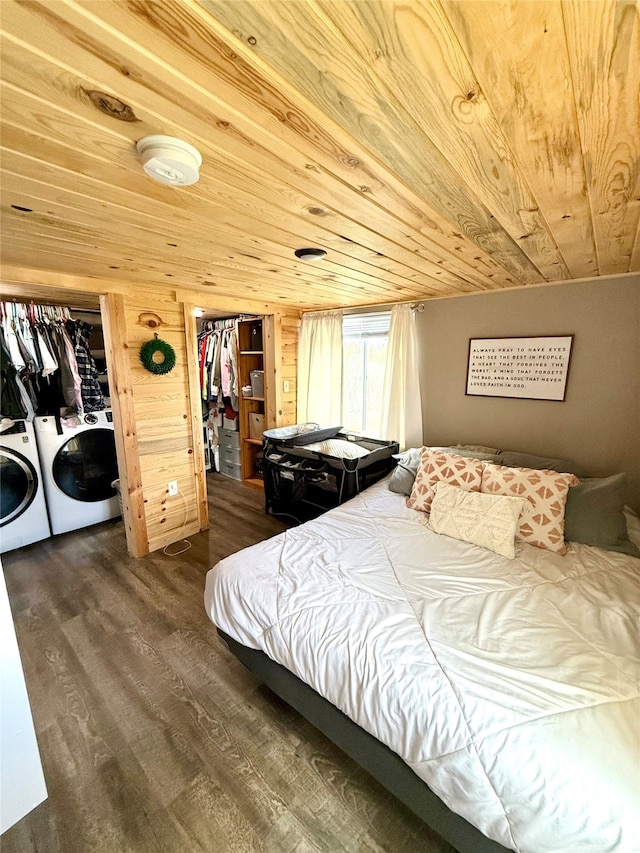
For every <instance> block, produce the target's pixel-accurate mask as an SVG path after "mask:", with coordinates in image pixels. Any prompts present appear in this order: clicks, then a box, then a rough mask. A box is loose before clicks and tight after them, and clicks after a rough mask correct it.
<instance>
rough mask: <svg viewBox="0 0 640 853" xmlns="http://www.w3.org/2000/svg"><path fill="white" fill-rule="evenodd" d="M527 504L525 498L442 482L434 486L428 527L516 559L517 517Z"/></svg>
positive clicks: (435, 531) (436, 531)
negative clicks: (467, 489) (469, 490)
mask: <svg viewBox="0 0 640 853" xmlns="http://www.w3.org/2000/svg"><path fill="white" fill-rule="evenodd" d="M487 498H489V500H487ZM526 503H527V502H526V500H525V498H515V497H509V496H507V495H492V494H487V493H484V492H467V491H465V490H464V489H461V488H460V487H459V486H452V485H451V484H450V483H444V482H440V483H436V485H435V495H434V497H433V501H432V503H431V514H430V515H429V524H428V527H429V528H430V529H431V530H433V532H434V533H443V534H444V535H445V536H451V537H453V538H454V539H461V540H462V541H463V542H470V543H471V544H472V545H480V547H481V548H488V549H489V550H490V551H494V552H495V553H496V554H501V555H502V556H503V557H509V558H510V559H513V558H514V557H515V555H516V548H515V538H516V532H517V530H518V519H519V518H520V513H521V512H522V510H523V509H524V507H525V505H526Z"/></svg>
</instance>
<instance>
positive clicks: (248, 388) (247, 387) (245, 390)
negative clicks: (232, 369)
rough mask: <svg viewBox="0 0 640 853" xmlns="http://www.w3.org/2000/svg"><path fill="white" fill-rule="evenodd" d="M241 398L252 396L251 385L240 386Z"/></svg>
mask: <svg viewBox="0 0 640 853" xmlns="http://www.w3.org/2000/svg"><path fill="white" fill-rule="evenodd" d="M242 396H243V397H252V396H253V388H252V387H251V385H243V386H242Z"/></svg>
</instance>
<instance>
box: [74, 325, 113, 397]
mask: <svg viewBox="0 0 640 853" xmlns="http://www.w3.org/2000/svg"><path fill="white" fill-rule="evenodd" d="M67 325H69V326H75V329H74V331H75V356H76V361H77V365H78V372H79V374H80V378H81V380H82V385H81V393H82V405H83V407H84V411H85V412H96V411H98V410H100V409H105V408H106V405H105V402H104V396H103V394H102V388H101V387H100V383H99V382H98V368H97V367H96V363H95V361H94V360H93V356H92V355H91V350H90V349H89V335H90V334H91V329H92V328H93V326H91V324H90V323H86V322H85V321H84V320H74V321H68V323H67Z"/></svg>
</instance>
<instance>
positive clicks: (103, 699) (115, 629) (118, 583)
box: [0, 474, 452, 853]
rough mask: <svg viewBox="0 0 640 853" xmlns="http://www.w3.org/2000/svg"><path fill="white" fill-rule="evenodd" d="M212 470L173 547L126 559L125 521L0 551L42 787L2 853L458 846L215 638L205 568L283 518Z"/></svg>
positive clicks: (303, 852)
mask: <svg viewBox="0 0 640 853" xmlns="http://www.w3.org/2000/svg"><path fill="white" fill-rule="evenodd" d="M209 480H210V490H209V492H210V498H209V507H210V524H211V528H210V530H209V531H207V532H205V533H201V534H198V535H196V536H192V537H191V542H192V548H191V550H189V551H187V552H186V553H184V554H182V555H180V556H176V557H169V556H165V555H164V554H163V553H162V552H157V553H154V554H151V555H149V556H147V557H145V558H143V559H140V560H134V559H132V558H131V557H129V555H128V554H127V549H126V543H125V537H124V531H123V527H122V523H121V522H120V521H112V522H107V523H105V524H101V525H97V526H95V527H92V528H87V529H84V530H79V531H75V532H73V533H68V534H64V535H62V536H56V537H53V538H52V539H48V540H46V541H45V542H42V543H38V544H35V545H32V546H29V547H27V548H24V549H21V550H20V551H14V552H12V553H9V554H5V555H4V557H3V564H4V570H5V575H6V579H7V585H8V588H9V594H10V600H11V605H12V609H13V613H14V618H15V622H16V630H17V634H18V641H19V645H20V650H21V654H22V659H23V664H24V669H25V676H26V680H27V687H28V691H29V696H30V699H31V704H32V710H33V716H34V722H35V727H36V732H37V735H38V741H39V745H40V751H41V755H42V760H43V765H44V772H45V778H46V781H47V787H48V790H49V798H48V800H47V801H46V802H44V803H43V804H42V805H41V806H39V807H38V808H37V809H35V810H34V811H33V812H31V814H29V815H27V816H26V817H25V818H24V819H23V820H22V821H20V822H19V823H18V824H16V826H14V827H12V828H11V829H10V830H8V831H7V832H6V833H5V834H4V835H3V836H2V840H1V845H0V846H1V849H2V853H124V851H131V853H158V852H160V853H192V851H194V853H195V851H206V853H226V851H229V853H253V851H265V853H289V851H291V853H293V851H296V852H297V853H311V851H394V853H395V852H396V851H398V853H408V851H421V853H451V851H452V848H451V847H449V845H447V844H446V843H445V842H443V841H441V840H440V839H438V838H437V837H435V836H434V835H433V834H432V833H431V832H430V831H429V830H428V829H427V828H426V827H425V826H424V824H422V823H421V822H420V821H419V820H418V819H417V818H416V817H414V816H413V815H412V814H411V813H410V812H409V811H408V810H407V809H406V808H404V806H402V805H401V804H400V803H398V802H397V801H396V800H395V799H394V798H393V797H392V796H391V795H390V794H388V793H387V792H386V791H385V790H384V789H383V788H382V787H381V786H380V785H378V784H377V783H376V782H375V781H374V780H372V779H371V778H370V777H369V776H368V775H367V774H366V773H365V772H364V771H362V770H361V769H360V768H359V767H358V766H357V765H356V764H354V763H353V762H352V761H351V760H350V759H348V758H347V757H346V756H345V755H344V754H343V753H342V752H341V751H340V750H338V749H337V748H336V747H335V746H333V744H331V743H330V742H329V741H328V740H327V739H326V738H325V737H324V736H323V735H321V734H320V733H319V732H317V731H316V730H315V729H314V728H313V727H312V726H311V725H310V724H309V723H307V722H306V721H305V720H304V719H303V718H302V717H300V716H299V715H298V714H297V713H296V712H294V711H292V710H291V709H290V708H288V706H286V705H285V704H284V703H283V702H281V701H280V700H279V699H278V698H277V697H276V696H274V694H272V693H271V692H270V691H269V690H267V689H266V688H264V687H263V686H261V685H260V684H258V683H257V681H256V680H255V678H254V677H253V676H252V675H251V674H250V673H248V672H247V671H246V670H245V669H244V667H243V666H242V665H241V664H240V663H238V661H237V660H236V659H235V658H234V657H233V656H232V655H231V654H230V653H229V652H228V651H227V649H226V648H225V646H224V645H223V644H222V642H221V641H220V640H219V639H218V636H217V634H216V632H215V629H214V627H213V626H212V625H211V623H210V622H209V620H208V618H207V616H206V614H205V612H204V608H203V603H202V601H203V599H202V596H203V589H204V578H205V574H206V572H207V571H208V569H209V568H210V567H211V566H212V565H213V564H214V563H215V562H217V561H218V560H219V559H221V558H222V557H224V556H226V555H227V554H230V553H232V552H234V551H237V550H239V549H240V548H243V547H245V546H247V545H251V544H253V543H254V542H258V541H260V540H262V539H264V538H266V537H268V536H271V535H273V534H275V533H278V532H280V531H281V530H283V529H285V526H286V525H285V524H284V523H282V522H281V521H278V520H276V519H274V518H273V517H271V516H265V515H264V512H263V496H262V493H261V492H259V491H254V490H252V489H249V488H247V487H245V486H242V485H241V484H239V483H235V482H233V481H231V480H229V479H227V478H225V477H222V476H221V475H217V474H211V475H209ZM176 549H177V546H176Z"/></svg>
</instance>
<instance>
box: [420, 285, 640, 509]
mask: <svg viewBox="0 0 640 853" xmlns="http://www.w3.org/2000/svg"><path fill="white" fill-rule="evenodd" d="M416 324H417V329H418V337H419V341H420V359H421V368H420V381H421V389H422V406H423V417H424V441H425V444H434V445H444V444H456V443H461V444H472V443H473V444H486V445H489V446H492V447H498V448H501V449H504V450H523V451H528V452H530V453H535V454H539V455H544V456H556V457H557V456H560V457H562V458H564V459H570V460H572V461H574V462H576V463H578V464H579V465H580V466H581V467H583V468H584V469H585V471H586V472H587V473H588V474H590V475H591V476H594V477H600V476H606V475H608V474H614V473H617V472H619V471H626V472H627V475H628V497H627V500H628V502H629V504H630V505H631V506H632V507H633V508H634V509H635V510H636V511H639V512H640V276H633V277H629V276H626V277H617V278H610V279H600V280H590V281H587V282H578V283H571V284H562V285H554V286H549V287H536V288H532V289H530V290H513V291H508V292H501V293H491V294H483V295H481V296H464V297H459V298H454V299H440V300H431V301H428V302H426V303H425V308H424V311H423V312H422V313H418V314H416ZM568 334H573V335H575V338H574V343H573V352H572V358H571V367H570V370H569V378H568V383H567V394H566V400H565V401H564V402H551V401H543V400H517V399H516V400H514V399H501V398H491V397H470V396H469V397H467V396H466V395H465V387H466V374H467V355H468V347H469V338H495V337H519V336H530V337H534V336H538V335H568Z"/></svg>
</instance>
